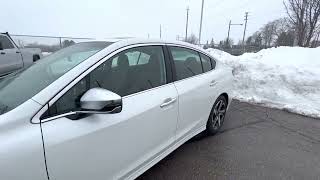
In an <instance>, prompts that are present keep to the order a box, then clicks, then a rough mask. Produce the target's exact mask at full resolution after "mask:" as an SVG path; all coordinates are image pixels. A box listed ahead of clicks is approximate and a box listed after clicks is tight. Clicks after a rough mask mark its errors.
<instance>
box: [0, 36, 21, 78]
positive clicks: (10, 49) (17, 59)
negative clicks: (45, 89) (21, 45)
mask: <svg viewBox="0 0 320 180" xmlns="http://www.w3.org/2000/svg"><path fill="white" fill-rule="evenodd" d="M0 43H1V45H2V48H3V50H0V75H3V74H7V73H10V72H12V71H15V70H17V69H20V68H22V67H23V62H22V57H21V54H20V51H19V50H18V49H16V48H15V47H14V45H13V42H11V40H10V39H9V38H8V37H7V36H5V35H1V34H0Z"/></svg>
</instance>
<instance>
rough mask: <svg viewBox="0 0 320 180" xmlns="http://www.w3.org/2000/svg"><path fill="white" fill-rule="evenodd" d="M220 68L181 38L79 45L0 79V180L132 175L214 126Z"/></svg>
mask: <svg viewBox="0 0 320 180" xmlns="http://www.w3.org/2000/svg"><path fill="white" fill-rule="evenodd" d="M233 80H234V77H233V75H232V70H231V68H229V67H226V66H225V65H223V64H221V63H220V62H219V61H217V60H216V59H214V58H213V57H211V56H210V55H209V54H208V53H206V52H205V51H203V50H202V49H200V48H198V47H196V46H192V45H190V44H187V43H183V42H168V41H161V40H138V39H129V40H121V41H118V42H113V43H111V42H104V41H95V42H86V43H79V44H76V45H74V46H71V47H68V48H65V49H62V50H60V51H58V52H56V53H53V54H51V55H49V56H47V57H45V58H43V60H41V61H39V62H38V63H36V64H35V65H33V66H31V67H30V68H28V69H24V70H21V71H19V72H16V73H14V74H12V75H10V76H8V77H6V78H3V79H1V80H0V147H1V148H0V178H1V179H8V180H9V179H10V180H21V179H30V180H31V179H32V180H44V179H49V178H50V179H55V180H64V179H69V180H72V179H76V180H88V179H90V180H96V179H134V178H136V177H138V176H139V175H141V174H142V173H143V172H145V171H146V170H147V169H149V168H150V167H152V166H153V165H154V164H156V163H157V162H159V161H160V160H161V159H163V158H164V157H165V156H167V155H168V154H169V153H171V152H172V151H173V150H175V149H176V148H178V147H179V146H180V145H182V144H183V143H185V142H186V141H188V140H189V139H190V138H192V137H193V136H195V135H197V134H199V133H201V132H203V131H205V132H206V133H207V134H209V135H214V134H216V133H217V132H219V129H220V128H221V126H222V124H223V122H224V117H225V115H226V111H227V109H228V107H229V105H230V103H231V100H232V94H231V90H232V84H233Z"/></svg>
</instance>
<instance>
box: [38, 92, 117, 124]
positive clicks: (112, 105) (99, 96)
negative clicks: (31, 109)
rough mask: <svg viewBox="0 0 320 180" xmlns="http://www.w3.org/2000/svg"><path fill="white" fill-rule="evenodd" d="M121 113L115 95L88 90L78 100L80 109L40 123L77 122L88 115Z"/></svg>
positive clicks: (45, 119)
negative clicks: (56, 120)
mask: <svg viewBox="0 0 320 180" xmlns="http://www.w3.org/2000/svg"><path fill="white" fill-rule="evenodd" d="M121 111H122V98H121V96H119V95H118V94H116V93H113V92H111V91H109V90H106V89H102V88H93V89H90V90H88V91H87V92H86V93H84V95H83V96H82V97H81V98H80V109H79V110H75V111H71V112H67V113H64V114H60V115H56V116H53V117H48V118H46V117H44V119H41V120H42V121H52V120H55V119H59V118H62V117H68V118H69V119H72V120H78V119H81V118H83V117H86V116H88V115H90V114H114V113H120V112H121Z"/></svg>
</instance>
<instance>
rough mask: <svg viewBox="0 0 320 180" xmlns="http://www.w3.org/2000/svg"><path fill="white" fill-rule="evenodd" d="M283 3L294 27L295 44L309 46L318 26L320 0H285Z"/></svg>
mask: <svg viewBox="0 0 320 180" xmlns="http://www.w3.org/2000/svg"><path fill="white" fill-rule="evenodd" d="M284 5H285V8H286V11H287V14H288V16H289V19H290V22H291V23H292V25H293V26H294V27H295V39H296V40H295V44H296V45H298V46H304V47H309V46H310V42H311V41H312V40H313V39H314V38H315V35H316V34H315V33H316V29H317V28H318V27H319V17H320V0H287V2H284Z"/></svg>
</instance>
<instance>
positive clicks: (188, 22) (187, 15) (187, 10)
mask: <svg viewBox="0 0 320 180" xmlns="http://www.w3.org/2000/svg"><path fill="white" fill-rule="evenodd" d="M189 10H190V9H189V6H188V7H187V22H186V37H185V41H187V39H188V24H189Z"/></svg>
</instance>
